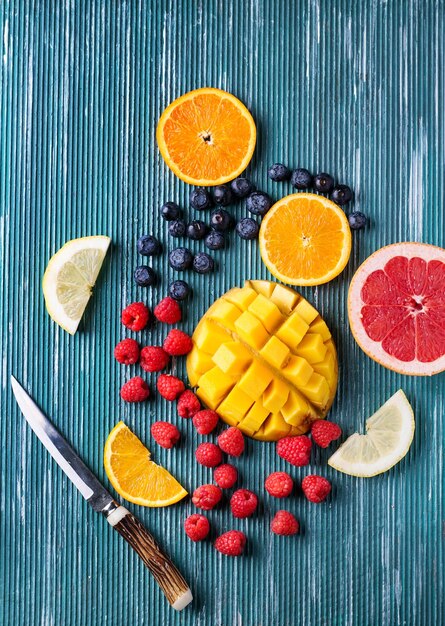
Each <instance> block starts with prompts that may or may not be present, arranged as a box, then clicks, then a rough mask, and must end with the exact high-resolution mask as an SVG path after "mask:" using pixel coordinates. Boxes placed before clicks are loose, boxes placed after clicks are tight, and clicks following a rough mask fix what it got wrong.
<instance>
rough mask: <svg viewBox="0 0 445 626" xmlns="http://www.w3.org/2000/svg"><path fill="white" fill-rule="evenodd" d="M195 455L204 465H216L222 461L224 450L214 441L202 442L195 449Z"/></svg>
mask: <svg viewBox="0 0 445 626" xmlns="http://www.w3.org/2000/svg"><path fill="white" fill-rule="evenodd" d="M195 457H196V460H197V461H198V463H200V464H201V465H204V467H216V466H217V465H219V464H220V463H221V461H222V452H221V450H220V449H219V448H218V446H217V445H215V444H214V443H200V444H199V446H198V447H197V448H196V450H195Z"/></svg>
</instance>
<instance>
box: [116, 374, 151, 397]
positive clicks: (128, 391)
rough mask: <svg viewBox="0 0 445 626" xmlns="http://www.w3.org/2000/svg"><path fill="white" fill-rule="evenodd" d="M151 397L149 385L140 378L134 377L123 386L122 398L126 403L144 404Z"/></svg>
mask: <svg viewBox="0 0 445 626" xmlns="http://www.w3.org/2000/svg"><path fill="white" fill-rule="evenodd" d="M149 395H150V389H149V388H148V385H147V383H146V382H145V380H143V379H142V378H141V377H140V376H133V378H130V380H129V381H128V382H126V383H125V384H124V385H122V388H121V398H122V400H125V402H142V400H146V399H147V398H148V396H149Z"/></svg>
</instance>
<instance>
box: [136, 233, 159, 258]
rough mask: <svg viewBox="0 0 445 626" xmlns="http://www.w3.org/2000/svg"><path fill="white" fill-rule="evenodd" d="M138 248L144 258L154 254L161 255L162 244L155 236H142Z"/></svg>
mask: <svg viewBox="0 0 445 626" xmlns="http://www.w3.org/2000/svg"><path fill="white" fill-rule="evenodd" d="M137 248H138V252H139V254H142V255H144V256H153V255H154V254H159V253H160V252H161V250H162V246H161V244H160V243H159V241H158V240H157V239H156V237H153V235H142V237H139V239H138V243H137Z"/></svg>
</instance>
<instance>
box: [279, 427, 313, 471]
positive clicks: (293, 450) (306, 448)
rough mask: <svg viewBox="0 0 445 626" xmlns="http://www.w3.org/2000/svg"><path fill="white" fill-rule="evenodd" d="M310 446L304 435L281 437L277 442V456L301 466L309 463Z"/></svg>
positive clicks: (309, 441)
mask: <svg viewBox="0 0 445 626" xmlns="http://www.w3.org/2000/svg"><path fill="white" fill-rule="evenodd" d="M311 448H312V443H311V440H310V439H309V437H306V435H297V436H296V437H283V439H280V440H279V441H278V442H277V453H278V456H280V457H281V458H282V459H284V460H285V461H287V462H288V463H290V464H291V465H296V466H297V467H302V466H303V465H307V464H308V463H309V459H310V456H311Z"/></svg>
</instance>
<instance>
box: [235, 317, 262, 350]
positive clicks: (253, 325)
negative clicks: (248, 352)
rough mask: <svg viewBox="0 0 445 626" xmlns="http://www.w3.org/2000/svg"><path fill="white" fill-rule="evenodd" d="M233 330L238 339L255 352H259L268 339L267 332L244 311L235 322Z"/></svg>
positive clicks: (254, 318) (256, 320)
mask: <svg viewBox="0 0 445 626" xmlns="http://www.w3.org/2000/svg"><path fill="white" fill-rule="evenodd" d="M235 329H236V332H237V334H238V335H239V337H240V339H241V340H242V341H244V342H245V343H247V344H248V345H249V346H252V348H255V350H260V349H261V348H262V347H263V346H264V344H265V343H266V341H267V340H268V339H269V333H268V332H267V330H266V329H265V328H264V326H263V325H262V323H261V322H260V321H259V320H258V319H257V318H256V317H255V316H254V315H252V313H249V311H244V313H242V314H241V315H240V316H239V318H238V319H237V320H236V321H235Z"/></svg>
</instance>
